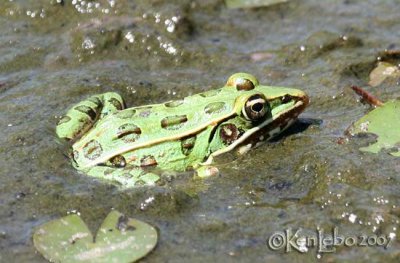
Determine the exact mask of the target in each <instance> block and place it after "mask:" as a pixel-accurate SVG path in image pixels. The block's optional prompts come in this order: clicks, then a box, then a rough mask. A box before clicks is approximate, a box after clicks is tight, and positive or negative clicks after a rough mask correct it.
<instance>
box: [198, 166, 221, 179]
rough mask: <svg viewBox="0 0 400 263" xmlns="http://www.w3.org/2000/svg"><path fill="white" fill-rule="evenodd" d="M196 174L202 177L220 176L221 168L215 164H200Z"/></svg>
mask: <svg viewBox="0 0 400 263" xmlns="http://www.w3.org/2000/svg"><path fill="white" fill-rule="evenodd" d="M196 174H197V176H198V177H200V178H206V177H210V176H218V175H219V170H218V168H217V167H215V166H207V165H205V166H200V167H199V168H197V169H196Z"/></svg>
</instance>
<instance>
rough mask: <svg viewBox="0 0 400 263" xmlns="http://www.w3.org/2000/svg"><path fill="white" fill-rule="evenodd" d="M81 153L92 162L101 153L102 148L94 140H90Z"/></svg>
mask: <svg viewBox="0 0 400 263" xmlns="http://www.w3.org/2000/svg"><path fill="white" fill-rule="evenodd" d="M83 152H84V155H85V157H86V158H88V159H90V160H94V159H96V158H98V157H100V155H101V154H102V153H103V148H102V147H101V145H100V143H99V142H98V141H96V140H91V141H89V142H88V143H86V145H85V146H84V147H83Z"/></svg>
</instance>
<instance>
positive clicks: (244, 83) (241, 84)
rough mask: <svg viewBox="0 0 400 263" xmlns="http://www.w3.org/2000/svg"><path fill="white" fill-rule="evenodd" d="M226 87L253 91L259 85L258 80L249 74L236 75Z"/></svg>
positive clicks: (229, 80) (231, 77)
mask: <svg viewBox="0 0 400 263" xmlns="http://www.w3.org/2000/svg"><path fill="white" fill-rule="evenodd" d="M226 85H227V86H229V87H234V88H236V89H237V90H252V89H254V88H255V86H257V85H258V80H257V79H256V78H255V77H254V76H253V75H250V74H247V73H236V74H233V75H232V76H230V77H229V79H228V81H227V82H226Z"/></svg>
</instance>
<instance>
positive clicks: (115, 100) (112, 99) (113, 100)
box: [108, 98, 124, 110]
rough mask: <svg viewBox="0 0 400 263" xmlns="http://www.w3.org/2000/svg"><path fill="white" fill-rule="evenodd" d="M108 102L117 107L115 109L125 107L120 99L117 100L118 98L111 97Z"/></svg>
mask: <svg viewBox="0 0 400 263" xmlns="http://www.w3.org/2000/svg"><path fill="white" fill-rule="evenodd" d="M108 103H110V104H111V105H113V106H114V107H115V109H117V110H122V109H123V108H124V106H123V105H122V104H121V102H120V101H119V100H117V99H116V98H111V99H109V100H108Z"/></svg>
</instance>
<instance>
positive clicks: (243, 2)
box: [225, 0, 289, 8]
mask: <svg viewBox="0 0 400 263" xmlns="http://www.w3.org/2000/svg"><path fill="white" fill-rule="evenodd" d="M288 1H289V0H225V4H226V6H227V7H228V8H253V7H261V6H270V5H274V4H278V3H285V2H288Z"/></svg>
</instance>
